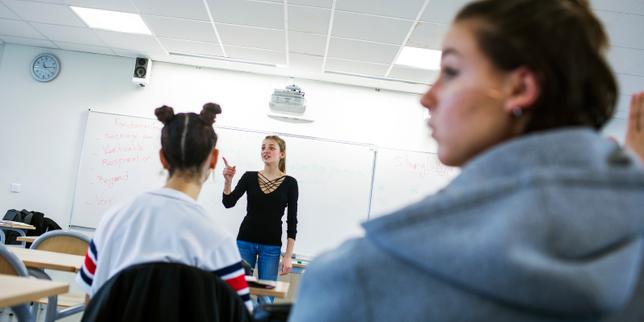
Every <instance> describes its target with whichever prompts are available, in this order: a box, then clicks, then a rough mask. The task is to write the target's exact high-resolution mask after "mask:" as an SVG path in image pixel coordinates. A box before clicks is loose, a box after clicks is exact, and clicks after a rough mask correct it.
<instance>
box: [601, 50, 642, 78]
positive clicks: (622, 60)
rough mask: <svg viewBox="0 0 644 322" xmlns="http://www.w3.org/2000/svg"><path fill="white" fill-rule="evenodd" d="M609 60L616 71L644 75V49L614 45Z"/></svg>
mask: <svg viewBox="0 0 644 322" xmlns="http://www.w3.org/2000/svg"><path fill="white" fill-rule="evenodd" d="M608 60H609V61H610V63H611V65H612V66H613V69H614V70H615V72H618V73H623V74H630V75H638V76H644V50H639V49H629V48H622V47H612V48H611V49H610V51H609V53H608Z"/></svg>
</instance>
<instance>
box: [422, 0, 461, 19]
mask: <svg viewBox="0 0 644 322" xmlns="http://www.w3.org/2000/svg"><path fill="white" fill-rule="evenodd" d="M468 2H470V1H469V0H443V1H429V4H428V5H427V8H425V12H424V13H423V15H422V17H421V18H420V20H421V21H425V22H434V23H442V24H450V23H451V22H452V20H453V19H454V16H456V13H458V11H459V10H461V8H463V6H464V5H465V4H467V3H468Z"/></svg>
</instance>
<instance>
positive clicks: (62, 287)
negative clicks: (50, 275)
mask: <svg viewBox="0 0 644 322" xmlns="http://www.w3.org/2000/svg"><path fill="white" fill-rule="evenodd" d="M0 289H1V290H2V292H0V307H11V306H14V305H18V304H22V303H26V302H31V301H36V300H38V299H40V298H43V297H49V296H54V295H58V294H63V293H67V292H68V291H69V284H67V283H61V282H52V281H45V280H39V279H35V278H28V277H18V276H11V275H0Z"/></svg>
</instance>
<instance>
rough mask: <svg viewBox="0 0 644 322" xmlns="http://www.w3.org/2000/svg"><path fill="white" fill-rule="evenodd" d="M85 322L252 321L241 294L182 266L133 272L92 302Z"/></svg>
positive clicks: (114, 280)
mask: <svg viewBox="0 0 644 322" xmlns="http://www.w3.org/2000/svg"><path fill="white" fill-rule="evenodd" d="M81 321H83V322H104V321H114V322H118V321H127V322H143V321H167V322H173V321H177V322H178V321H217V322H228V321H230V322H233V321H235V322H237V321H239V322H245V321H248V322H250V321H252V318H251V316H250V313H249V312H248V310H247V309H246V307H245V306H244V303H243V301H242V299H241V298H240V297H239V296H238V295H237V293H236V292H235V291H234V290H233V289H232V288H231V287H230V286H228V284H226V282H224V281H223V280H222V279H221V278H220V277H219V276H217V275H215V274H214V273H212V272H207V271H204V270H201V269H199V268H196V267H192V266H188V265H185V264H179V263H166V262H152V263H143V264H137V265H134V266H130V267H128V268H126V269H124V270H122V271H121V272H119V273H117V274H116V275H114V276H112V278H110V279H109V280H108V281H107V282H106V283H105V284H103V285H102V286H101V288H100V289H99V290H98V292H96V294H94V296H92V299H91V301H90V302H89V304H88V305H87V308H86V309H85V313H84V314H83V319H82V320H81Z"/></svg>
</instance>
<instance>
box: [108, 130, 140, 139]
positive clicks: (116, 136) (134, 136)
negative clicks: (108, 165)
mask: <svg viewBox="0 0 644 322" xmlns="http://www.w3.org/2000/svg"><path fill="white" fill-rule="evenodd" d="M103 138H104V139H106V140H136V139H138V138H139V135H138V134H135V133H120V132H106V133H104V134H103Z"/></svg>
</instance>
